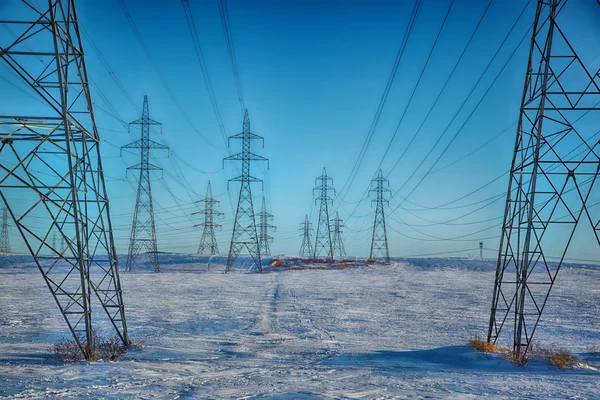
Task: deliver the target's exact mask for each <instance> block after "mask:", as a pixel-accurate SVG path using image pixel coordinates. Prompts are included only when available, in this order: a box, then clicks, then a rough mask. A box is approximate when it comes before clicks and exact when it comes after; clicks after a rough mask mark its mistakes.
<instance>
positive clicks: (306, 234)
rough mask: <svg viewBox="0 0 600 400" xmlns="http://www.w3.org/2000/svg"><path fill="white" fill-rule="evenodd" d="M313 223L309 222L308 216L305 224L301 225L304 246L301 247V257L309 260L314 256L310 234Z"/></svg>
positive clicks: (305, 218)
mask: <svg viewBox="0 0 600 400" xmlns="http://www.w3.org/2000/svg"><path fill="white" fill-rule="evenodd" d="M311 225H312V224H311V223H310V222H309V221H308V215H307V216H305V217H304V222H303V223H301V224H300V226H301V227H302V229H301V232H302V246H300V253H299V255H300V257H302V258H308V257H312V256H313V248H312V240H311V238H310V233H311V232H312V228H311Z"/></svg>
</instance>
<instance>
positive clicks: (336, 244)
mask: <svg viewBox="0 0 600 400" xmlns="http://www.w3.org/2000/svg"><path fill="white" fill-rule="evenodd" d="M342 222H343V221H342V220H341V219H340V214H339V213H337V212H336V213H335V218H334V219H333V243H332V245H331V247H332V251H333V256H335V255H336V254H339V256H340V257H341V258H344V257H346V249H344V242H342V228H343V227H344V225H343V224H342Z"/></svg>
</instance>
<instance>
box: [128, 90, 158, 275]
mask: <svg viewBox="0 0 600 400" xmlns="http://www.w3.org/2000/svg"><path fill="white" fill-rule="evenodd" d="M132 125H139V126H140V130H141V138H140V140H136V141H135V142H133V143H129V144H128V145H125V146H122V147H121V151H123V149H140V162H139V164H136V165H133V166H131V167H128V168H127V172H129V171H130V170H139V171H140V178H139V182H138V190H137V197H136V199H135V211H134V212H133V222H132V224H131V237H130V239H129V251H128V252H127V264H126V267H125V271H126V272H129V271H131V267H133V266H134V265H135V264H136V262H137V261H138V260H139V257H140V255H143V254H147V255H148V257H150V262H151V263H152V268H153V269H154V272H160V266H159V265H158V247H157V246H156V229H155V227H154V207H153V205H152V186H151V184H150V171H162V168H161V167H158V166H156V165H154V164H152V163H150V150H151V149H152V150H168V149H169V148H168V147H167V146H165V145H162V144H160V143H157V142H155V141H154V140H150V127H151V126H153V125H154V126H159V127H162V124H161V123H160V122H156V121H154V120H152V119H150V113H149V110H148V96H144V106H143V107H142V117H141V118H140V119H138V120H135V121H133V122H130V123H129V129H130V130H131V126H132Z"/></svg>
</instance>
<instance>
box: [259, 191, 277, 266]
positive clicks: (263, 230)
mask: <svg viewBox="0 0 600 400" xmlns="http://www.w3.org/2000/svg"><path fill="white" fill-rule="evenodd" d="M272 219H273V215H272V214H270V213H269V212H268V211H267V203H266V201H265V198H264V196H263V199H262V208H261V210H260V212H259V213H258V245H259V247H260V255H261V256H270V255H271V247H270V246H269V243H271V242H272V241H273V237H272V236H269V231H275V230H277V227H276V226H275V225H271V223H270V221H271V220H272Z"/></svg>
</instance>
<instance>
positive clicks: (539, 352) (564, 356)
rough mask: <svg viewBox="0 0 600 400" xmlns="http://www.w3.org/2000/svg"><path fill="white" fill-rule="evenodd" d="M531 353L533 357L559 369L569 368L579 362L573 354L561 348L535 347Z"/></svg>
mask: <svg viewBox="0 0 600 400" xmlns="http://www.w3.org/2000/svg"><path fill="white" fill-rule="evenodd" d="M533 352H534V354H533V356H534V357H536V358H541V359H543V360H546V361H548V362H549V363H550V364H552V365H554V366H555V367H556V368H559V369H564V368H567V367H571V366H573V365H575V364H577V363H578V362H579V359H578V358H577V357H576V356H575V355H574V354H573V353H571V352H570V351H569V350H567V349H565V348H562V347H557V348H544V347H539V346H536V347H534V349H533Z"/></svg>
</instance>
